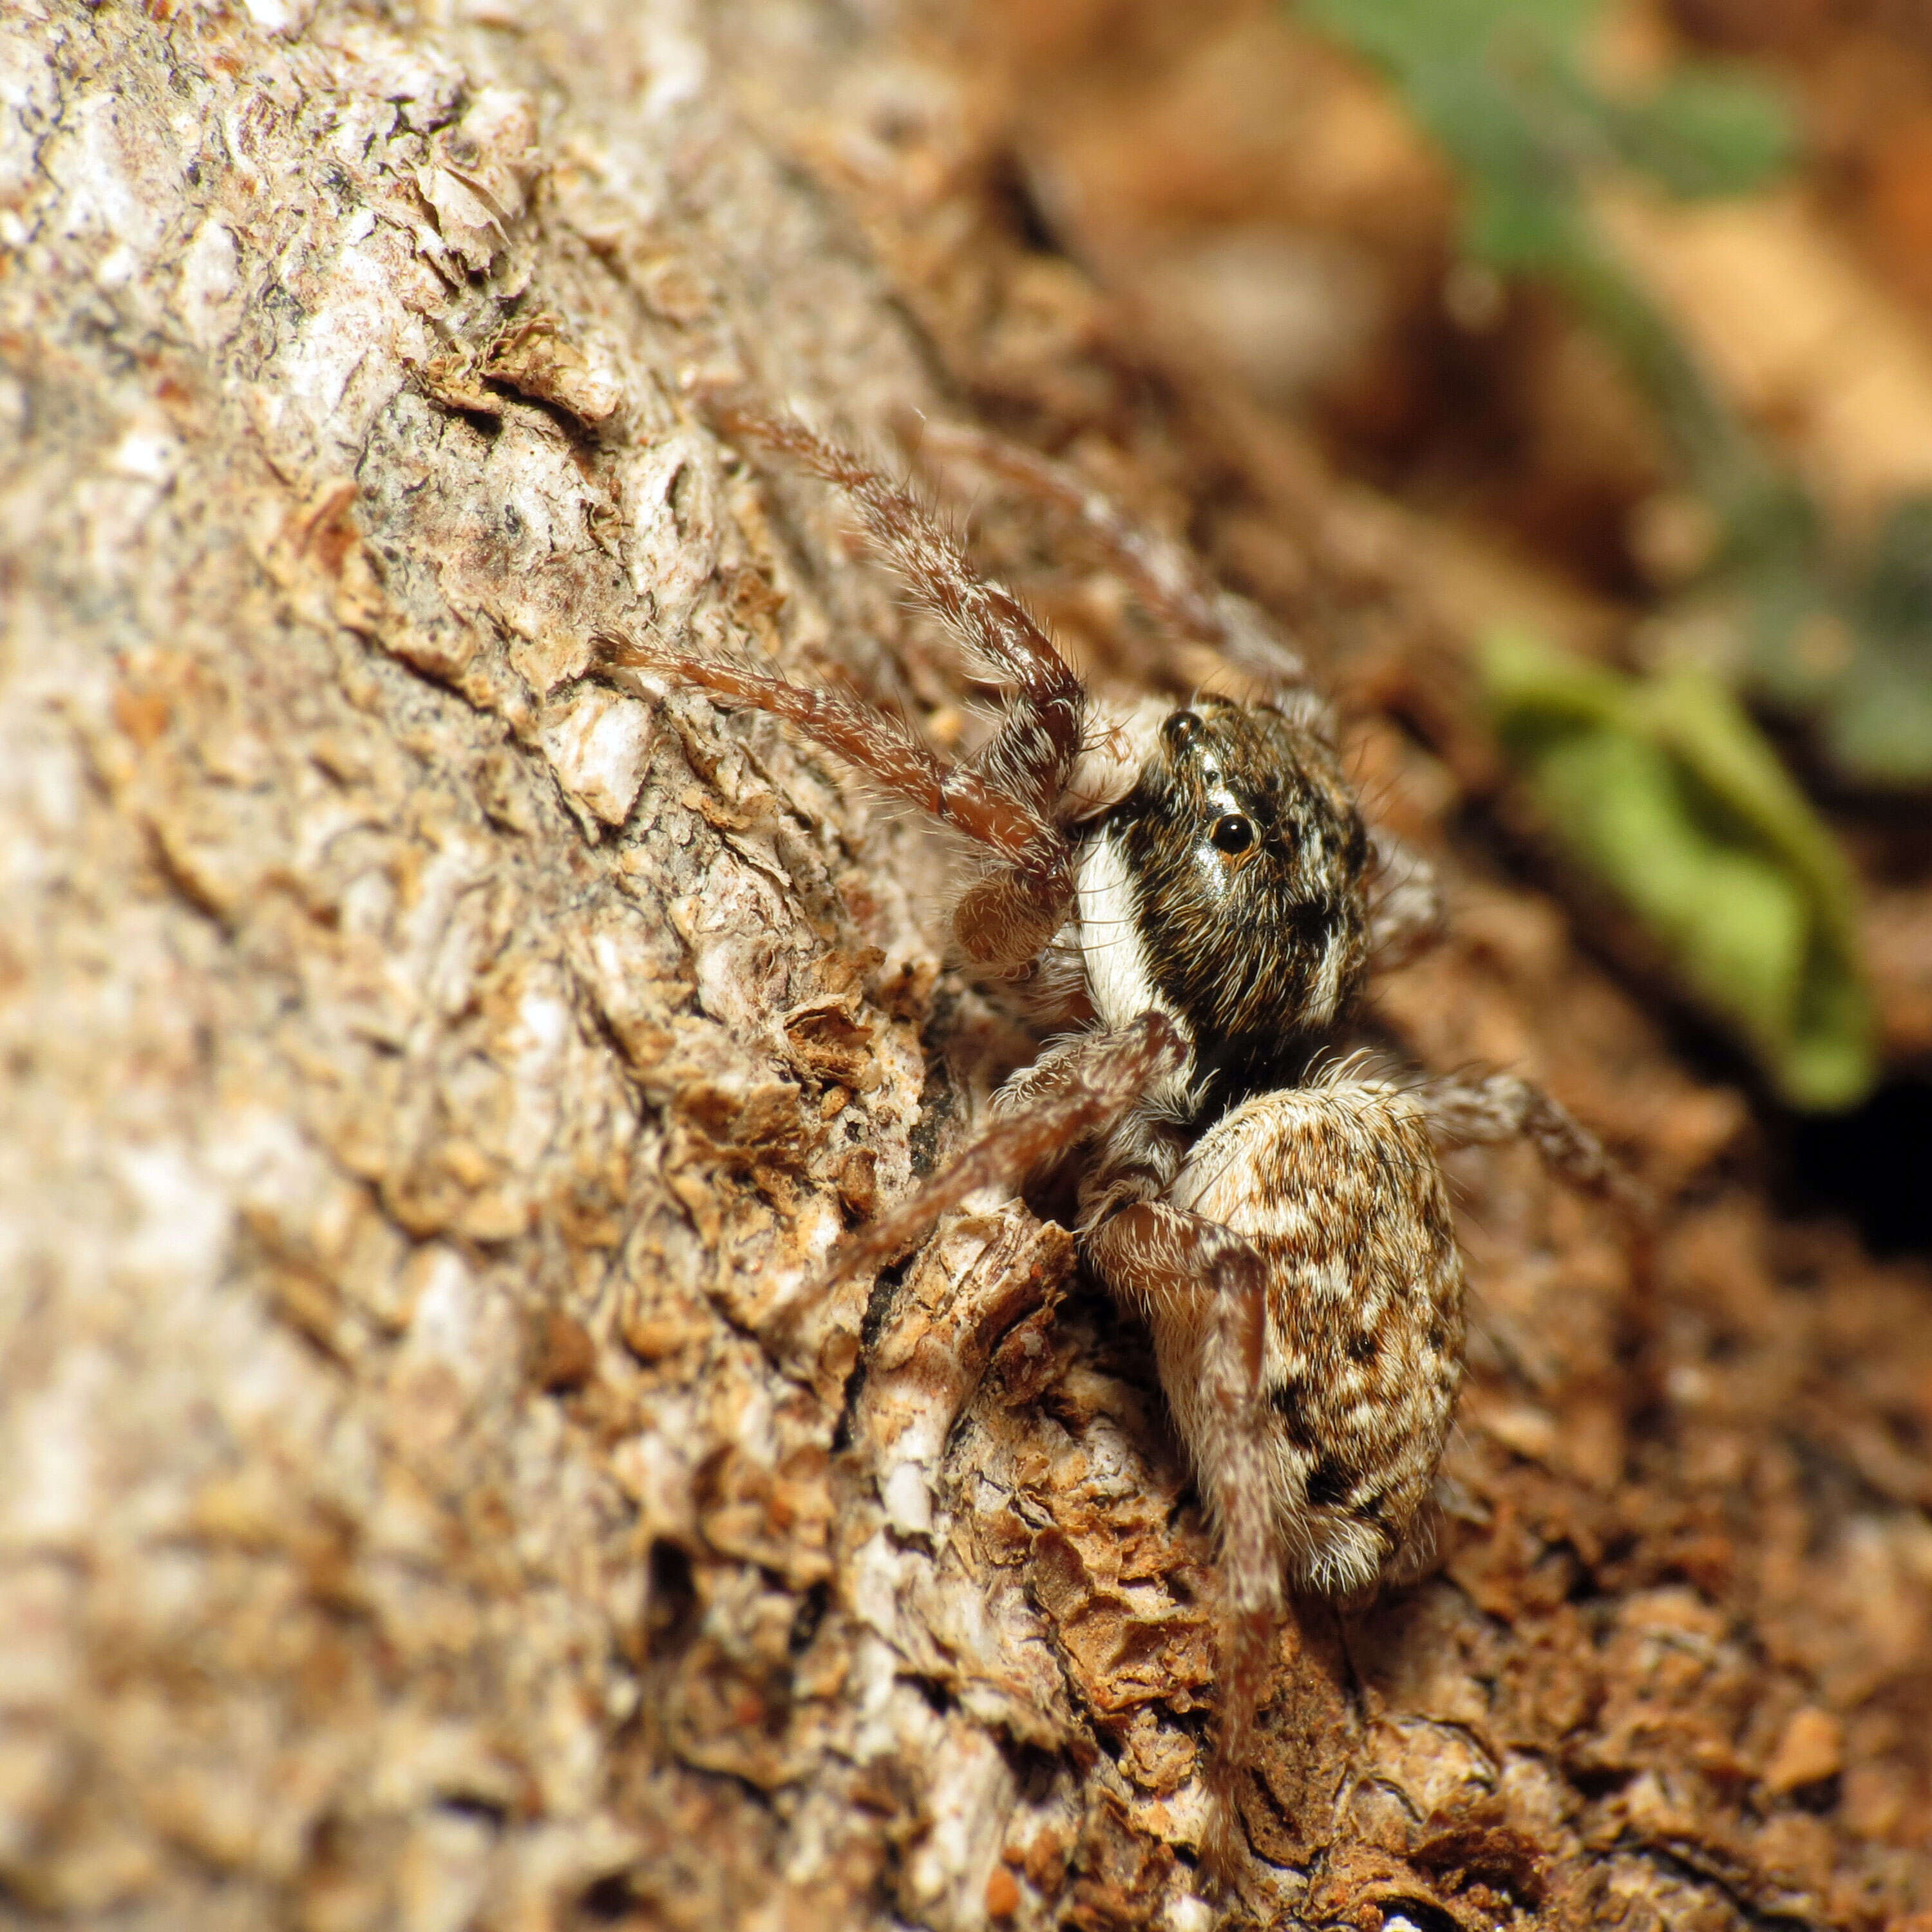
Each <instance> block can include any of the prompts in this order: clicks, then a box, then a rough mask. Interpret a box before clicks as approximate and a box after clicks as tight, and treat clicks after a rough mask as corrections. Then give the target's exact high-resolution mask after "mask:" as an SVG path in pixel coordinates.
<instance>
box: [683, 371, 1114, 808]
mask: <svg viewBox="0 0 1932 1932" xmlns="http://www.w3.org/2000/svg"><path fill="white" fill-rule="evenodd" d="M713 413H714V416H715V420H716V421H717V422H718V427H719V428H721V429H722V430H724V431H725V432H726V433H727V434H730V435H733V436H742V437H746V438H748V439H749V440H751V441H754V442H756V443H761V444H763V446H765V447H766V449H772V450H775V451H777V452H779V453H780V454H781V455H785V456H788V457H790V458H791V459H792V460H793V461H794V462H795V463H798V464H799V466H800V467H801V468H802V469H806V470H808V471H809V472H811V474H812V475H814V476H817V477H819V478H821V479H822V480H823V481H826V482H827V483H830V484H833V485H835V487H837V488H838V489H840V490H843V491H844V493H845V495H846V496H847V499H848V500H849V501H850V503H851V504H852V506H853V508H854V509H855V510H856V511H857V512H858V515H859V523H860V525H861V526H862V529H863V530H864V532H865V535H866V537H867V538H868V541H870V542H871V544H872V546H873V547H874V549H875V550H877V552H878V553H879V554H880V556H882V557H883V558H884V559H885V560H886V562H888V563H889V564H890V565H892V568H894V569H895V571H897V572H898V574H899V576H900V577H901V579H902V580H904V584H905V586H906V589H907V591H908V592H910V594H911V596H912V598H913V601H914V602H915V603H916V604H919V605H920V606H921V607H922V608H923V609H925V610H929V611H930V612H931V613H932V614H933V615H934V616H936V617H937V618H938V619H939V620H940V621H941V622H942V623H943V624H944V625H945V626H946V628H947V630H948V631H950V633H951V634H952V635H953V638H954V640H955V641H956V643H958V644H959V646H960V648H961V649H962V651H963V652H965V655H966V656H967V657H968V659H969V660H971V662H972V663H973V664H974V667H976V668H977V669H978V670H980V672H981V673H983V674H989V675H991V676H993V677H994V678H995V679H999V680H1001V681H1002V682H1008V683H1010V684H1012V685H1013V686H1014V688H1015V693H1016V697H1015V701H1014V702H1013V703H1012V704H1010V706H1009V707H1008V709H1007V715H1006V716H1005V718H1004V719H1003V720H1002V721H1001V727H1000V729H999V730H998V732H997V733H995V736H994V737H993V739H992V741H991V742H990V743H989V744H988V745H986V747H985V748H983V750H982V751H980V752H979V753H978V754H977V756H976V757H974V760H973V764H974V769H976V770H977V771H979V772H982V773H983V774H985V775H986V776H987V777H988V778H990V779H991V780H992V781H993V782H994V783H995V784H997V785H998V787H1000V789H1001V790H1004V791H1007V792H1009V793H1011V794H1012V795H1013V796H1014V797H1016V798H1018V799H1022V800H1024V801H1025V803H1026V804H1027V805H1029V806H1030V807H1031V808H1032V809H1033V810H1034V811H1037V812H1039V813H1040V814H1042V815H1043V816H1044V817H1052V815H1053V813H1054V811H1055V808H1057V807H1058V805H1059V803H1060V799H1061V793H1063V792H1064V790H1066V787H1067V779H1068V778H1070V776H1071V775H1072V773H1073V765H1074V760H1076V758H1077V757H1079V753H1080V745H1081V737H1082V729H1083V726H1084V723H1085V704H1086V692H1085V689H1084V688H1083V687H1082V684H1081V682H1080V680H1079V679H1078V678H1077V677H1076V676H1074V674H1073V671H1072V670H1071V669H1070V667H1068V665H1067V661H1066V660H1065V659H1064V658H1062V657H1061V655H1060V653H1059V652H1058V651H1057V650H1055V649H1054V646H1053V642H1052V639H1051V638H1049V637H1048V636H1047V634H1046V631H1044V630H1043V629H1042V628H1040V624H1039V622H1037V619H1035V618H1034V615H1033V613H1032V612H1031V611H1030V610H1028V608H1027V607H1026V606H1025V604H1023V603H1022V602H1021V601H1020V600H1019V598H1018V597H1016V596H1015V595H1014V594H1013V592H1012V591H1010V590H1009V589H1007V587H1006V586H1005V585H1004V584H1003V583H997V582H995V581H992V580H990V579H988V578H986V577H982V576H981V575H980V573H979V572H978V571H977V570H976V569H974V567H973V565H972V564H971V562H970V561H969V560H968V558H967V556H966V554H965V551H963V550H962V549H961V548H960V547H959V544H957V543H956V542H955V541H953V538H952V537H951V536H950V535H949V534H948V533H947V531H946V530H945V529H944V527H943V526H941V524H940V523H939V522H938V520H937V519H936V518H935V517H934V516H933V514H932V512H931V511H929V510H928V509H927V508H926V506H925V505H923V504H922V503H921V502H919V499H917V498H916V497H915V496H913V495H912V494H911V493H910V491H908V490H904V489H901V487H899V485H898V484H896V483H894V482H892V481H891V480H890V479H889V478H887V477H886V476H884V475H882V474H881V473H880V472H879V471H878V470H877V469H874V467H873V466H871V464H869V463H867V462H866V461H865V460H864V459H863V458H861V457H859V456H857V455H854V454H853V452H851V451H850V450H848V449H843V448H841V446H839V445H838V444H837V443H833V442H832V441H830V440H829V439H828V438H826V437H822V436H820V435H819V434H817V432H816V431H812V430H810V429H808V428H805V425H803V424H802V423H801V422H797V421H796V419H793V418H790V417H788V416H772V415H768V414H766V413H764V412H763V411H762V410H757V409H756V408H754V407H751V406H750V405H748V404H745V403H744V402H742V401H733V402H730V403H728V404H721V405H720V406H718V407H717V408H716V409H715V410H714V412H713Z"/></svg>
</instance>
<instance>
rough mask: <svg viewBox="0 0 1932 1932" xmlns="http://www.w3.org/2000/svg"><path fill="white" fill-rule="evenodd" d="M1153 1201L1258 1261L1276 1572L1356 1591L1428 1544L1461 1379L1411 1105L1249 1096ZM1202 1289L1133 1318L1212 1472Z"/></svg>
mask: <svg viewBox="0 0 1932 1932" xmlns="http://www.w3.org/2000/svg"><path fill="white" fill-rule="evenodd" d="M1169 1199H1171V1200H1172V1202H1173V1203H1174V1205H1175V1206H1177V1207H1179V1208H1190V1209H1192V1210H1193V1211H1194V1212H1195V1213H1196V1214H1201V1215H1204V1216H1205V1217H1208V1219H1209V1220H1214V1221H1218V1222H1220V1223H1223V1225H1224V1226H1226V1227H1228V1228H1229V1229H1232V1230H1234V1231H1235V1232H1236V1233H1238V1234H1240V1235H1244V1236H1245V1237H1246V1238H1247V1240H1248V1241H1249V1242H1250V1244H1252V1245H1253V1247H1255V1248H1256V1250H1259V1253H1261V1255H1262V1257H1263V1259H1265V1262H1267V1264H1268V1327H1267V1334H1266V1337H1265V1343H1264V1349H1265V1355H1264V1363H1263V1380H1264V1385H1265V1388H1266V1390H1267V1391H1268V1405H1269V1409H1270V1411H1271V1424H1272V1427H1271V1430H1270V1432H1269V1439H1270V1454H1269V1455H1268V1459H1267V1460H1268V1466H1269V1468H1270V1470H1271V1472H1272V1487H1273V1490H1274V1507H1275V1511H1276V1514H1277V1519H1278V1520H1279V1522H1280V1525H1281V1529H1282V1533H1283V1541H1284V1543H1285V1544H1286V1547H1287V1550H1288V1552H1289V1568H1290V1571H1291V1572H1292V1574H1293V1575H1294V1576H1295V1579H1296V1580H1297V1581H1298V1582H1299V1583H1303V1584H1304V1585H1307V1586H1312V1587H1313V1588H1316V1589H1324V1590H1331V1591H1337V1592H1343V1591H1351V1590H1355V1589H1361V1588H1364V1587H1365V1586H1368V1585H1370V1584H1371V1583H1374V1582H1375V1581H1376V1579H1377V1578H1378V1577H1379V1576H1380V1575H1381V1574H1382V1573H1383V1572H1384V1571H1385V1569H1386V1568H1388V1566H1389V1565H1390V1563H1391V1560H1392V1559H1395V1558H1397V1556H1399V1555H1401V1554H1403V1553H1405V1550H1406V1546H1408V1545H1409V1544H1411V1542H1412V1539H1413V1538H1415V1537H1416V1536H1417V1535H1418V1531H1419V1530H1420V1533H1421V1534H1423V1535H1427V1528H1426V1525H1427V1517H1426V1516H1425V1514H1424V1505H1426V1504H1427V1502H1428V1500H1429V1497H1430V1492H1431V1490H1432V1489H1433V1486H1434V1483H1435V1479H1436V1468H1437V1466H1438V1465H1439V1463H1440V1462H1441V1460H1442V1450H1443V1445H1444V1444H1445V1442H1447V1440H1448V1433H1449V1426H1450V1423H1451V1419H1452V1418H1453V1416H1454V1410H1455V1406H1456V1394H1457V1388H1458V1387H1459V1386H1460V1383H1461V1381H1462V1373H1463V1265H1462V1258H1461V1256H1460V1253H1458V1251H1457V1246H1456V1238H1455V1232H1454V1226H1453V1223H1452V1221H1451V1215H1450V1210H1449V1199H1448V1189H1447V1187H1446V1186H1445V1183H1444V1181H1443V1178H1442V1169H1440V1167H1439V1166H1438V1165H1437V1163H1436V1153H1435V1149H1434V1148H1433V1146H1432V1145H1430V1139H1429V1135H1428V1132H1427V1127H1426V1126H1425V1124H1424V1120H1423V1116H1422V1113H1421V1109H1419V1108H1418V1106H1416V1105H1415V1103H1414V1102H1412V1100H1409V1098H1408V1097H1406V1096H1405V1095H1404V1094H1403V1093H1401V1092H1400V1091H1399V1090H1398V1089H1397V1088H1394V1087H1392V1086H1388V1085H1384V1084H1382V1083H1381V1082H1373V1081H1358V1080H1349V1079H1337V1080H1334V1081H1333V1082H1330V1083H1328V1084H1326V1085H1315V1086H1310V1087H1301V1088H1286V1089H1283V1090H1281V1091H1277V1092H1275V1093H1272V1094H1263V1095H1262V1096H1260V1097H1258V1098H1256V1099H1255V1100H1250V1101H1249V1102H1248V1103H1247V1104H1246V1105H1244V1106H1241V1107H1239V1108H1238V1109H1235V1112H1232V1113H1231V1114H1229V1115H1228V1116H1227V1117H1226V1118H1225V1119H1224V1120H1223V1121H1220V1123H1218V1124H1217V1125H1216V1126H1215V1127H1214V1128H1213V1129H1212V1130H1211V1131H1210V1132H1209V1133H1207V1134H1206V1135H1205V1136H1203V1137H1202V1139H1201V1140H1200V1141H1199V1142H1198V1143H1197V1144H1196V1146H1195V1148H1194V1149H1193V1152H1192V1154H1190V1157H1189V1160H1188V1162H1187V1166H1186V1167H1185V1168H1184V1169H1183V1170H1182V1172H1181V1176H1180V1178H1179V1179H1178V1181H1177V1182H1176V1183H1175V1187H1174V1189H1173V1190H1172V1193H1171V1195H1170V1196H1169ZM1208 1292H1209V1291H1208V1290H1207V1289H1205V1288H1203V1289H1202V1290H1201V1291H1199V1293H1197V1294H1196V1295H1194V1296H1193V1297H1191V1298H1181V1299H1178V1300H1177V1301H1176V1302H1175V1304H1173V1305H1171V1306H1163V1307H1156V1308H1153V1309H1151V1310H1149V1311H1148V1314H1149V1319H1150V1320H1151V1323H1152V1325H1153V1328H1154V1342H1155V1347H1156V1350H1157V1353H1158V1355H1159V1357H1160V1376H1161V1381H1162V1383H1163V1385H1164V1386H1165V1388H1166V1389H1167V1391H1168V1393H1169V1399H1170V1400H1171V1401H1172V1403H1173V1406H1174V1410H1175V1418H1176V1420H1177V1421H1178V1424H1179V1425H1180V1428H1181V1434H1182V1436H1183V1437H1184V1439H1186V1441H1187V1445H1188V1448H1189V1450H1190V1452H1191V1454H1193V1457H1194V1458H1195V1460H1196V1463H1197V1465H1198V1466H1201V1467H1203V1468H1208V1469H1212V1468H1214V1467H1217V1466H1219V1463H1218V1461H1217V1442H1216V1432H1217V1430H1223V1429H1225V1428H1226V1427H1227V1426H1228V1424H1227V1422H1226V1416H1225V1411H1223V1410H1217V1409H1215V1408H1214V1406H1212V1405H1211V1404H1210V1403H1208V1401H1206V1400H1204V1399H1203V1397H1202V1390H1203V1388H1204V1386H1205V1377H1204V1376H1203V1373H1202V1364H1201V1360H1200V1351H1201V1349H1202V1345H1203V1343H1204V1340H1205V1333H1206V1313H1207V1310H1206V1302H1205V1298H1206V1296H1207V1295H1208ZM1411 1553H1412V1552H1411Z"/></svg>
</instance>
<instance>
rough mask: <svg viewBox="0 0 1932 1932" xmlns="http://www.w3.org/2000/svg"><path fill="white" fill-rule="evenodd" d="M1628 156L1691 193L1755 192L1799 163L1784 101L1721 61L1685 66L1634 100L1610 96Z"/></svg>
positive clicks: (1619, 140) (1614, 124) (1619, 139)
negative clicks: (1621, 100) (1794, 162)
mask: <svg viewBox="0 0 1932 1932" xmlns="http://www.w3.org/2000/svg"><path fill="white" fill-rule="evenodd" d="M1607 114H1608V116H1609V118H1610V124H1611V126H1612V128H1613V133H1614V135H1615V138H1616V143H1617V146H1618V148H1619V151H1621V152H1622V155H1623V157H1624V159H1625V160H1626V161H1627V162H1628V163H1629V164H1630V165H1631V166H1633V167H1636V168H1640V169H1642V170H1643V172H1645V173H1646V174H1648V175H1652V177H1653V178H1655V179H1656V180H1657V181H1660V182H1661V183H1662V184H1663V185H1664V187H1666V188H1667V189H1668V190H1670V193H1673V194H1676V195H1682V196H1685V197H1687V198H1688V197H1696V196H1712V195H1726V194H1748V193H1750V192H1751V190H1753V189H1754V188H1757V187H1763V185H1764V184H1765V183H1766V181H1769V180H1770V179H1772V177H1774V176H1775V175H1778V174H1780V173H1781V172H1783V171H1784V169H1785V168H1787V166H1789V165H1790V163H1791V160H1792V159H1793V154H1794V152H1795V149H1796V142H1795V139H1794V130H1793V127H1792V124H1791V117H1790V114H1789V113H1787V112H1786V110H1785V108H1784V104H1783V103H1782V102H1781V101H1779V100H1778V97H1777V96H1776V95H1774V94H1772V93H1770V92H1769V91H1768V90H1767V89H1766V88H1765V87H1764V86H1763V84H1762V83H1760V82H1758V81H1756V80H1752V79H1751V78H1750V77H1748V76H1745V75H1742V74H1735V73H1733V72H1731V71H1728V70H1727V69H1725V68H1720V67H1716V66H1703V65H1700V66H1696V67H1688V68H1681V69H1679V71H1678V72H1677V73H1676V74H1673V75H1672V76H1671V77H1670V78H1669V79H1667V80H1666V81H1665V82H1664V84H1663V86H1661V87H1659V88H1658V89H1656V90H1655V92H1652V94H1650V95H1647V96H1646V97H1645V98H1643V100H1641V101H1636V102H1634V103H1632V104H1629V105H1625V104H1622V103H1611V104H1607Z"/></svg>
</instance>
